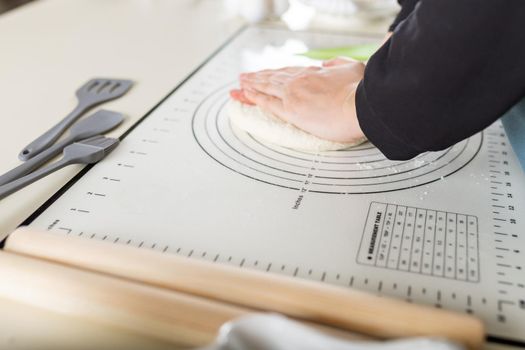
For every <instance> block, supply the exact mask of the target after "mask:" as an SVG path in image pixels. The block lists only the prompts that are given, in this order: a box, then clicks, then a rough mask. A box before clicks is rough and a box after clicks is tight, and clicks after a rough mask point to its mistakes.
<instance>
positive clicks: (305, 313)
mask: <svg viewBox="0 0 525 350" xmlns="http://www.w3.org/2000/svg"><path fill="white" fill-rule="evenodd" d="M4 249H6V250H8V251H13V252H18V253H21V254H27V255H31V256H36V257H39V258H43V259H47V260H51V261H56V262H60V263H63V264H69V265H72V266H76V267H80V268H83V269H88V270H93V271H99V272H104V273H107V274H110V275H114V276H119V277H123V278H127V279H129V280H133V281H140V282H143V283H147V284H150V285H154V286H159V287H162V288H167V289H171V290H174V291H179V292H183V293H188V294H192V295H196V296H200V297H205V298H209V299H213V300H218V301H222V302H227V303H230V304H235V305H240V306H245V307H250V308H254V309H258V310H264V311H275V312H279V313H283V314H285V315H288V316H291V317H294V318H298V319H302V320H306V321H311V322H316V323H320V324H324V325H328V326H334V327H337V328H340V329H344V330H349V331H353V332H358V333H362V334H367V335H371V336H374V337H379V338H400V337H411V336H437V337H445V338H448V339H451V340H454V341H457V342H459V343H461V344H464V345H465V346H467V347H468V348H470V349H478V348H479V347H480V346H481V345H482V344H483V341H484V338H485V335H484V327H483V324H482V323H481V321H480V320H478V319H476V318H474V317H471V316H468V315H466V314H460V313H454V312H450V311H445V310H441V309H436V308H431V307H426V306H420V305H415V304H410V303H406V302H404V301H398V300H394V299H389V298H385V297H378V296H375V295H371V294H367V293H364V292H360V291H356V290H352V289H349V288H342V287H336V286H329V285H326V284H321V283H318V282H313V281H307V280H300V279H295V278H290V277H286V276H279V275H274V274H269V273H265V272H259V271H254V270H247V269H241V268H238V267H232V266H227V265H221V264H214V263H210V262H206V261H199V260H195V259H189V258H186V257H179V256H177V255H174V254H162V253H159V252H155V251H152V250H147V249H139V248H135V247H129V246H123V245H118V244H113V243H108V242H104V241H96V240H87V239H85V238H78V237H73V236H63V235H57V234H51V233H45V232H35V231H32V230H30V229H29V228H19V229H18V230H17V231H15V232H13V233H12V234H11V235H10V237H9V238H8V240H7V242H6V245H5V248H4Z"/></svg>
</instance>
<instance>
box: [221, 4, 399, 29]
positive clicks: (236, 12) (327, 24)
mask: <svg viewBox="0 0 525 350" xmlns="http://www.w3.org/2000/svg"><path fill="white" fill-rule="evenodd" d="M223 1H224V5H225V9H226V12H227V14H228V16H229V17H234V16H235V17H237V16H239V17H242V18H244V20H246V21H247V22H249V23H259V22H263V21H271V20H282V21H283V22H284V23H285V24H286V25H287V26H288V28H290V29H291V30H306V29H321V30H322V29H326V30H335V31H360V32H370V33H373V34H376V33H377V34H380V33H385V32H386V31H387V29H388V26H389V25H390V23H391V22H392V20H393V19H394V16H395V15H396V13H397V12H398V11H399V5H398V4H397V1H396V0H223Z"/></svg>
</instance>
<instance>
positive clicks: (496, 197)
mask: <svg viewBox="0 0 525 350" xmlns="http://www.w3.org/2000/svg"><path fill="white" fill-rule="evenodd" d="M487 149H488V169H489V170H488V174H489V175H488V176H489V182H490V184H491V186H490V191H491V192H490V199H491V207H492V227H493V236H494V257H495V259H496V266H497V272H496V273H497V276H498V279H497V284H498V295H499V299H498V316H497V317H498V321H499V322H501V323H505V322H506V317H505V314H504V311H505V310H504V309H505V308H506V307H509V306H510V307H515V306H518V307H520V308H521V309H522V310H525V281H523V261H522V260H523V255H520V253H521V251H520V250H519V249H516V248H515V244H514V242H515V241H516V239H518V238H519V233H518V232H517V230H516V227H517V218H516V213H519V208H518V207H517V204H516V201H515V199H514V195H513V193H512V186H513V182H512V173H511V170H510V168H509V162H510V154H509V149H508V140H507V137H506V135H505V132H504V129H503V125H502V124H501V123H498V126H497V129H493V130H491V131H489V132H487ZM516 272H518V274H516ZM515 275H518V276H519V275H521V276H522V279H521V281H520V279H519V278H515V277H514V276H515ZM516 293H517V294H518V295H520V294H521V295H522V296H523V298H521V299H518V300H514V299H509V298H508V296H509V295H515V294H516Z"/></svg>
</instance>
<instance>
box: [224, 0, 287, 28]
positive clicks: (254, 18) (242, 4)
mask: <svg viewBox="0 0 525 350" xmlns="http://www.w3.org/2000/svg"><path fill="white" fill-rule="evenodd" d="M224 4H225V7H226V11H227V12H228V13H229V14H230V15H238V16H241V17H242V18H244V19H245V20H246V21H248V22H250V23H258V22H262V21H265V20H268V19H276V18H277V19H278V18H279V17H280V16H281V15H282V14H283V13H284V12H285V11H286V10H287V9H288V0H224Z"/></svg>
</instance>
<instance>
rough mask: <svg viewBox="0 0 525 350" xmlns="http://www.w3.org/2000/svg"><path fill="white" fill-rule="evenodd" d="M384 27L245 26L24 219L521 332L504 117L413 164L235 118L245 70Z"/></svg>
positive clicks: (522, 337) (519, 228)
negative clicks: (267, 136)
mask: <svg viewBox="0 0 525 350" xmlns="http://www.w3.org/2000/svg"><path fill="white" fill-rule="evenodd" d="M374 40H376V39H371V38H366V37H359V36H347V35H335V34H321V33H303V32H295V33H291V32H288V31H285V30H281V29H272V28H258V27H251V28H247V29H245V30H243V31H241V32H240V33H239V34H237V35H236V36H235V37H234V38H233V39H232V40H230V41H229V42H227V43H226V44H225V45H224V46H223V47H222V48H221V49H220V50H219V51H218V52H217V53H216V54H214V55H213V56H212V57H210V59H209V60H208V61H207V62H206V63H205V64H204V65H203V66H201V67H200V68H199V69H198V70H197V71H196V72H194V74H192V75H191V76H190V77H189V78H188V79H187V80H186V81H185V82H183V83H182V84H181V85H180V86H179V87H177V88H176V89H175V90H174V91H173V92H172V93H171V94H170V95H169V96H168V97H167V98H166V99H165V100H163V101H162V102H161V103H160V104H159V105H158V106H157V107H156V108H155V109H154V110H153V111H152V112H151V113H150V114H149V115H147V117H145V118H144V119H143V120H142V121H141V122H140V123H138V124H137V125H136V127H135V128H133V129H132V130H131V131H130V133H129V134H128V135H127V136H126V137H125V138H124V140H123V142H122V144H121V145H120V147H119V148H118V149H116V150H115V151H114V152H113V153H112V154H110V156H109V157H108V158H106V159H105V160H104V161H103V162H101V163H99V164H97V165H95V166H94V167H92V168H90V169H89V170H88V171H87V172H84V173H83V174H82V175H81V176H78V177H77V179H75V180H74V183H72V184H70V186H66V188H64V190H63V191H62V193H61V195H60V196H55V198H54V199H53V200H50V201H49V202H48V203H47V204H46V205H45V206H44V207H43V208H41V210H39V211H38V212H37V213H35V214H34V215H33V216H32V218H30V219H29V220H28V223H30V225H31V226H33V227H35V228H39V229H47V230H50V231H52V232H56V233H57V234H68V235H77V236H83V237H87V238H92V239H101V240H105V241H111V242H114V243H117V244H129V245H134V246H138V247H143V248H147V249H154V250H158V251H159V252H164V253H166V254H180V255H185V256H188V257H192V258H200V259H206V260H210V261H215V262H218V263H230V264H235V265H238V266H241V267H243V268H254V269H260V270H265V271H269V272H273V273H281V274H286V275H290V276H296V277H298V278H308V279H314V280H319V281H323V282H326V283H332V284H337V285H341V286H349V287H354V288H358V289H362V290H367V291H372V292H374V293H379V294H384V295H390V296H393V297H397V298H401V299H406V300H408V301H410V302H415V303H423V304H430V305H435V306H436V307H442V308H447V309H452V310H458V311H462V312H468V313H472V314H474V315H477V316H479V317H481V318H482V319H483V320H484V321H485V322H486V324H487V327H488V332H489V334H490V339H491V340H493V341H498V342H507V343H511V344H514V345H521V346H523V345H525V332H523V324H525V286H524V283H525V273H524V271H523V268H524V261H525V254H524V250H525V236H524V233H523V232H525V224H524V221H523V217H522V215H521V213H523V210H524V208H525V203H524V198H525V175H524V174H523V172H522V170H521V169H520V167H519V164H518V161H517V159H516V157H515V155H514V153H513V151H512V149H511V147H510V145H509V143H508V140H507V137H506V135H505V132H504V130H503V128H502V126H501V123H499V122H496V123H495V124H494V125H492V126H491V127H489V128H488V129H487V130H485V131H484V132H483V133H480V134H477V135H475V136H472V137H471V138H469V139H468V140H464V141H462V142H460V143H458V144H457V145H454V146H452V147H450V148H449V149H446V150H443V151H440V152H432V153H427V154H423V155H420V156H418V157H417V158H415V159H413V160H410V161H403V162H393V161H389V160H386V159H385V158H384V157H383V156H382V154H381V153H380V152H379V151H378V150H377V149H376V148H375V147H373V145H371V144H369V143H366V144H364V145H361V146H359V147H357V148H354V149H351V150H347V151H337V152H321V153H319V154H309V153H304V152H299V151H295V150H290V149H285V148H282V147H277V146H274V145H270V144H266V143H264V142H262V141H261V140H257V139H256V138H254V137H253V136H251V135H249V134H246V133H243V132H240V131H238V130H233V129H232V127H231V126H230V124H229V120H228V116H227V115H226V113H225V109H224V106H225V104H226V103H227V101H228V91H229V89H231V88H233V87H234V86H235V84H236V78H237V75H238V74H239V73H240V72H241V71H246V70H255V69H261V68H267V67H277V66H282V65H289V64H310V63H311V62H310V61H308V59H306V58H304V57H301V56H298V55H296V54H294V51H298V50H305V49H306V48H308V47H311V48H319V47H338V46H346V45H351V44H356V43H366V42H371V41H374Z"/></svg>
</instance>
